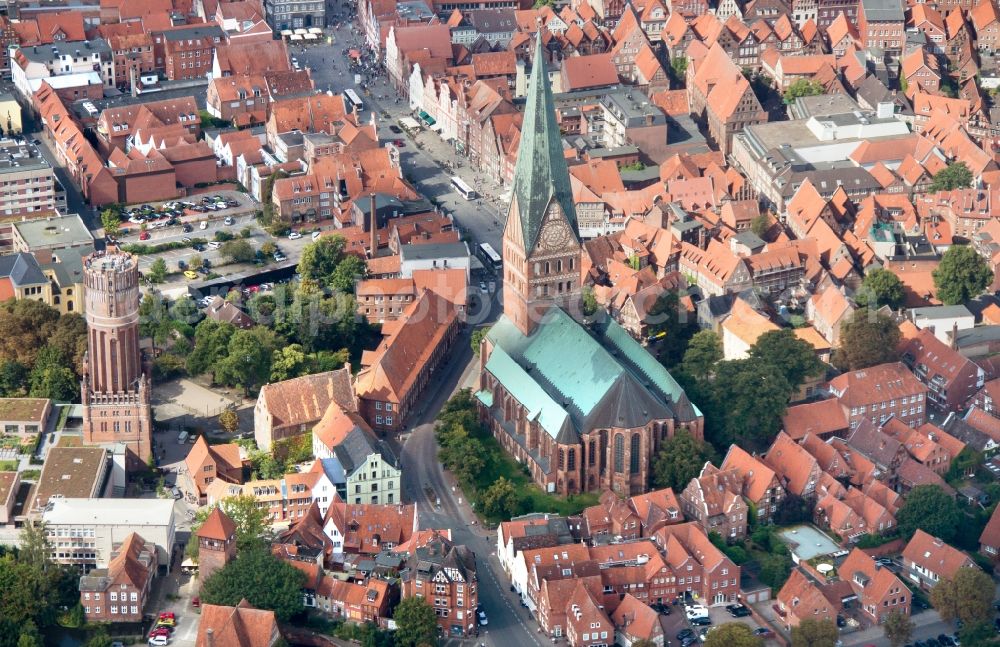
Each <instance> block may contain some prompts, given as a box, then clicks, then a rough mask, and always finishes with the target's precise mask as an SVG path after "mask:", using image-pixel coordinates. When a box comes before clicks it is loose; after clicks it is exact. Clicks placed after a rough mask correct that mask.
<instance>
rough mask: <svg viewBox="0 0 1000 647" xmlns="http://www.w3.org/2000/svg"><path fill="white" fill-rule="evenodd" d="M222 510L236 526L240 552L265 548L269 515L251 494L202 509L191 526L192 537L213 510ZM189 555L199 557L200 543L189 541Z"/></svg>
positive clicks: (227, 499) (231, 498) (229, 498)
mask: <svg viewBox="0 0 1000 647" xmlns="http://www.w3.org/2000/svg"><path fill="white" fill-rule="evenodd" d="M215 508H220V509H221V510H222V511H223V512H225V513H226V516H228V517H229V518H230V519H232V520H233V524H235V526H236V544H237V547H238V548H239V549H240V550H243V549H247V550H249V549H253V548H257V547H261V546H265V545H266V542H267V540H268V524H267V515H266V514H265V512H264V509H263V508H261V507H259V505H258V501H257V498H256V497H254V496H253V495H250V494H241V495H239V496H234V497H227V498H225V499H223V500H222V501H220V502H219V503H217V504H216V505H213V506H208V507H205V508H200V509H199V510H198V512H197V513H195V518H194V522H193V523H192V524H191V536H192V537H193V536H194V533H196V532H198V529H199V528H201V525H202V524H203V523H205V519H208V515H209V514H211V512H212V510H214V509H215ZM187 555H188V556H189V557H197V555H198V542H197V541H189V542H188V545H187Z"/></svg>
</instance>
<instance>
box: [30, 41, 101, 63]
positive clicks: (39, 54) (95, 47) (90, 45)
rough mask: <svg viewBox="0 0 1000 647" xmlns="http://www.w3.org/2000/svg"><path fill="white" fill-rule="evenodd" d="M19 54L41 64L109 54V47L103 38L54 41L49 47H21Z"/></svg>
mask: <svg viewBox="0 0 1000 647" xmlns="http://www.w3.org/2000/svg"><path fill="white" fill-rule="evenodd" d="M21 53H22V54H23V55H24V57H25V58H26V59H28V60H29V61H33V62H36V63H43V62H45V61H51V60H52V59H53V58H62V57H63V56H68V57H71V58H80V57H81V56H90V55H91V54H110V53H111V47H110V46H109V45H108V42H107V41H106V40H104V39H103V38H95V39H94V40H84V41H79V40H72V41H56V42H54V43H51V44H49V45H35V46H32V47H22V48H21Z"/></svg>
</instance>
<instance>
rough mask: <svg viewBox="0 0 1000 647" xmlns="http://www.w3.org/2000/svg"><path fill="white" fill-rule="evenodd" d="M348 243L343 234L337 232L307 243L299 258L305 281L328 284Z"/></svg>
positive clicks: (300, 272) (300, 270) (301, 272)
mask: <svg viewBox="0 0 1000 647" xmlns="http://www.w3.org/2000/svg"><path fill="white" fill-rule="evenodd" d="M346 244H347V241H346V240H344V237H343V236H341V235H339V234H335V235H333V236H323V237H321V238H320V239H319V240H317V241H315V242H312V243H309V244H308V245H306V246H305V247H304V248H303V249H302V257H301V259H300V260H299V274H301V275H302V280H303V282H312V283H315V284H317V285H328V283H329V281H330V278H331V277H332V276H333V273H334V271H336V269H337V266H338V265H339V264H340V261H341V260H342V259H343V257H344V247H345V245H346Z"/></svg>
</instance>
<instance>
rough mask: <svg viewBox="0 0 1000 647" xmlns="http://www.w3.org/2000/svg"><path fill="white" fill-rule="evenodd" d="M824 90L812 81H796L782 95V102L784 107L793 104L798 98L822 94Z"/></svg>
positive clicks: (820, 85)
mask: <svg viewBox="0 0 1000 647" xmlns="http://www.w3.org/2000/svg"><path fill="white" fill-rule="evenodd" d="M825 92H826V89H825V88H824V87H823V86H822V84H820V83H817V82H816V81H812V80H810V79H797V80H795V82H793V83H792V84H791V85H790V86H788V89H786V90H785V93H784V94H783V95H782V97H781V98H782V101H784V102H785V105H791V104H793V103H795V100H796V99H798V98H799V97H812V96H815V95H817V94H824V93H825Z"/></svg>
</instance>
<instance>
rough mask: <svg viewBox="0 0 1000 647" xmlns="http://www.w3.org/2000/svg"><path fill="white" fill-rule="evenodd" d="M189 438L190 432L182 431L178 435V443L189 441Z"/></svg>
mask: <svg viewBox="0 0 1000 647" xmlns="http://www.w3.org/2000/svg"><path fill="white" fill-rule="evenodd" d="M187 439H188V432H186V431H182V432H181V434H180V435H179V436H177V444H178V445H183V444H184V443H186V442H187Z"/></svg>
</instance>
